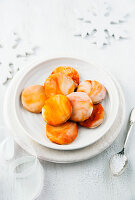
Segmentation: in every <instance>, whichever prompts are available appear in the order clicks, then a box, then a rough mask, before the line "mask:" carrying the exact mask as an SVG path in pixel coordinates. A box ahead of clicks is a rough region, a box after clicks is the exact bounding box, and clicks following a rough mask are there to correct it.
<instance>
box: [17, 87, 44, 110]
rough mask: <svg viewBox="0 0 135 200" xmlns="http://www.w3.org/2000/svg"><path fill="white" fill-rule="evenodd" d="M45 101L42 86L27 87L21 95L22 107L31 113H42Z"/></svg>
mask: <svg viewBox="0 0 135 200" xmlns="http://www.w3.org/2000/svg"><path fill="white" fill-rule="evenodd" d="M45 100H46V96H45V88H44V86H42V85H33V86H29V87H27V88H25V89H24V90H23V92H22V94H21V101H22V105H23V107H24V108H25V109H26V110H28V111H30V112H33V113H40V112H41V111H42V107H43V106H44V104H45Z"/></svg>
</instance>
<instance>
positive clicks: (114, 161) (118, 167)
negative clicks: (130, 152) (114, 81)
mask: <svg viewBox="0 0 135 200" xmlns="http://www.w3.org/2000/svg"><path fill="white" fill-rule="evenodd" d="M134 123H135V108H133V109H132V111H131V114H130V118H129V129H128V132H127V135H126V138H125V141H124V145H123V149H122V150H121V151H120V152H119V153H117V154H115V155H113V156H112V157H111V159H110V169H111V172H112V174H113V175H114V176H119V175H121V174H122V173H123V172H124V170H125V169H126V166H127V164H128V159H127V157H126V156H125V154H124V153H125V147H126V144H127V141H128V138H129V134H130V132H131V129H132V127H133V125H134Z"/></svg>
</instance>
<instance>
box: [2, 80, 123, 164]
mask: <svg viewBox="0 0 135 200" xmlns="http://www.w3.org/2000/svg"><path fill="white" fill-rule="evenodd" d="M16 81H17V79H16ZM113 81H114V79H113ZM114 82H115V85H116V87H117V90H118V94H119V102H120V104H119V108H118V112H117V116H116V119H115V121H114V123H113V125H112V126H111V127H110V129H109V130H108V131H107V133H106V134H105V135H104V136H103V137H102V138H101V139H99V140H98V141H97V142H95V143H94V144H92V145H89V146H87V147H85V148H81V149H78V150H73V151H59V150H54V149H50V148H47V147H44V146H42V145H40V144H38V143H37V142H34V141H33V140H32V139H31V138H30V137H29V136H28V135H26V134H23V133H22V132H21V131H20V130H19V129H18V127H17V126H15V123H13V122H14V118H13V117H12V116H11V115H10V113H12V106H10V104H7V99H8V100H9V99H10V97H11V96H12V92H13V90H14V87H13V85H11V86H10V89H9V92H8V93H7V96H6V103H5V106H4V110H5V119H6V122H7V126H8V127H9V128H11V129H12V135H13V137H14V139H15V141H16V143H18V144H19V145H20V146H21V147H22V148H23V149H24V150H26V151H27V152H28V153H30V154H33V150H32V149H33V148H34V150H35V151H36V153H37V156H38V158H39V159H42V160H46V161H49V162H55V163H73V162H79V161H83V160H87V159H90V158H92V157H94V156H96V155H97V154H99V153H101V152H102V151H104V150H105V149H106V148H108V147H109V146H110V145H111V144H112V143H113V141H114V140H115V139H116V137H117V136H118V135H119V133H120V130H121V128H122V126H123V124H124V119H125V100H124V96H123V92H122V90H121V87H120V85H119V84H118V82H117V81H116V80H115V81H114ZM14 84H15V83H14ZM10 103H11V105H12V104H13V99H12V98H11V101H10ZM28 144H31V145H32V147H33V148H31V147H30V146H29V145H28Z"/></svg>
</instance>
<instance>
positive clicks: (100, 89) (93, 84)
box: [77, 80, 106, 104]
mask: <svg viewBox="0 0 135 200" xmlns="http://www.w3.org/2000/svg"><path fill="white" fill-rule="evenodd" d="M77 92H85V93H87V94H88V96H89V97H90V98H91V100H92V102H93V104H97V103H100V102H101V101H102V100H103V99H104V98H105V96H106V89H105V87H104V86H103V85H102V84H101V83H99V82H98V81H89V80H86V81H82V82H81V83H80V84H79V86H78V88H77Z"/></svg>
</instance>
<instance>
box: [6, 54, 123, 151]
mask: <svg viewBox="0 0 135 200" xmlns="http://www.w3.org/2000/svg"><path fill="white" fill-rule="evenodd" d="M58 66H72V67H74V68H75V69H76V70H77V71H78V72H79V75H80V81H82V80H97V81H99V82H101V83H102V84H103V85H104V86H105V87H106V89H107V96H106V98H105V100H104V101H103V103H102V104H103V107H104V110H105V119H104V122H103V124H102V125H101V126H99V127H98V128H96V129H87V128H84V127H79V134H78V137H77V138H76V139H75V140H74V141H73V142H72V143H71V144H68V145H58V144H55V143H52V142H50V141H49V140H48V138H47V137H46V127H45V126H46V123H45V122H44V121H43V119H42V116H41V114H33V113H30V112H28V111H26V110H25V109H24V108H23V106H22V104H21V101H20V95H21V92H22V90H23V89H24V88H25V87H27V86H30V85H35V84H42V85H43V84H44V82H45V79H46V78H47V77H48V76H49V75H50V74H51V72H52V71H53V70H54V69H55V68H56V67H58ZM11 88H14V89H13V90H12V95H10V102H9V101H8V99H7V106H9V107H10V106H11V107H12V108H11V112H10V113H7V118H8V119H9V121H10V119H11V116H12V118H13V119H14V121H12V129H13V131H16V130H15V129H14V127H16V128H17V130H19V132H21V134H24V135H28V136H29V137H30V138H31V139H33V140H34V141H36V142H37V143H39V144H41V145H43V146H45V147H49V148H52V149H57V150H75V149H80V148H83V147H86V146H88V145H91V144H93V143H94V142H96V141H98V140H99V139H100V138H101V137H103V136H104V135H105V134H106V133H107V131H108V130H109V129H110V127H111V126H112V124H113V122H114V120H115V119H116V115H117V112H118V107H119V97H118V92H117V88H116V85H115V84H114V82H113V80H112V79H111V77H110V75H109V74H108V73H107V72H105V71H104V70H102V69H101V68H97V67H96V66H94V65H93V64H90V63H88V62H86V61H83V60H79V59H75V58H66V57H63V58H53V59H49V60H46V61H43V62H40V63H35V64H33V65H31V66H28V67H25V68H24V69H23V70H22V71H21V72H19V73H18V74H17V76H16V77H15V79H14V80H13V82H12V86H11ZM11 88H10V89H9V93H10V90H11ZM11 101H12V103H11Z"/></svg>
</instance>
